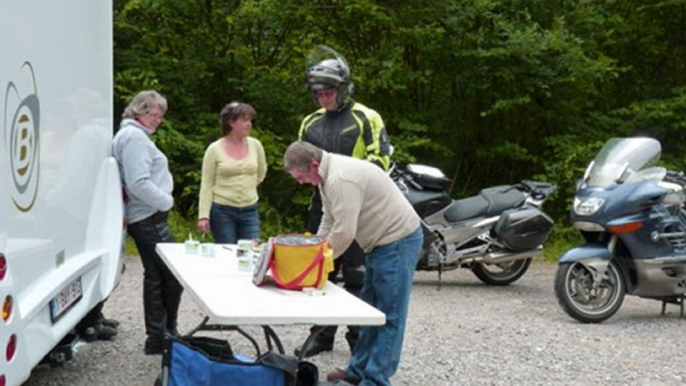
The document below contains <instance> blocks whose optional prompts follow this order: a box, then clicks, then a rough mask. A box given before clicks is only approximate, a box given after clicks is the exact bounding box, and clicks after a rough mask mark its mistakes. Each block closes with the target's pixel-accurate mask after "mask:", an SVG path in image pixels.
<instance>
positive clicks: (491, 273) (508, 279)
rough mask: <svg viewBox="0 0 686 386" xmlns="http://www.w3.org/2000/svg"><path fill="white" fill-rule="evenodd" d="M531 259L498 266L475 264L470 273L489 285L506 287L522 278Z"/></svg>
mask: <svg viewBox="0 0 686 386" xmlns="http://www.w3.org/2000/svg"><path fill="white" fill-rule="evenodd" d="M531 260H532V259H524V260H517V261H511V262H508V263H500V264H483V263H481V264H476V265H474V266H473V267H472V272H474V275H476V277H478V278H479V280H481V281H482V282H484V283H486V284H490V285H508V284H510V283H512V282H515V281H516V280H517V279H519V278H520V277H522V275H524V274H525V273H526V271H527V270H529V266H530V265H531Z"/></svg>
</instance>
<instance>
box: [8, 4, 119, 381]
mask: <svg viewBox="0 0 686 386" xmlns="http://www.w3.org/2000/svg"><path fill="white" fill-rule="evenodd" d="M112 76H113V71H112V3H111V1H109V0H59V1H50V0H19V1H17V0H0V307H1V308H0V309H1V310H2V313H1V315H0V386H15V385H19V384H21V383H23V382H24V381H26V379H28V377H29V375H30V373H31V370H32V369H33V368H34V367H35V366H36V365H37V364H39V363H40V362H41V360H43V359H44V358H45V357H46V356H47V355H49V354H50V352H51V351H52V350H53V349H54V348H55V347H56V345H58V343H60V341H61V340H62V339H63V338H64V337H65V336H67V335H68V334H69V333H70V332H71V331H72V330H73V329H74V327H75V325H76V324H77V323H78V322H79V321H80V320H81V319H82V318H83V317H84V316H85V315H86V314H87V313H88V312H89V311H90V310H91V309H93V307H95V306H96V305H97V304H99V303H100V302H102V301H103V300H105V299H106V298H107V297H108V296H109V295H110V293H111V292H112V290H113V289H114V287H115V286H116V284H117V283H118V282H119V278H120V276H121V273H122V268H123V265H122V264H123V261H122V257H121V246H122V237H123V232H122V227H123V206H122V198H121V183H120V178H119V171H118V169H117V164H116V162H115V160H114V159H113V158H112V157H111V155H110V142H111V138H112V130H113V120H112V109H113V106H112V104H113V103H112Z"/></svg>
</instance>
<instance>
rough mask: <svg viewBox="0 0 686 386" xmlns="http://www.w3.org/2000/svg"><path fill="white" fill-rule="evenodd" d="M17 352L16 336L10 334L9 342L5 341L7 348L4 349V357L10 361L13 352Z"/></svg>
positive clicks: (12, 357)
mask: <svg viewBox="0 0 686 386" xmlns="http://www.w3.org/2000/svg"><path fill="white" fill-rule="evenodd" d="M16 352H17V336H16V335H14V334H12V336H10V340H9V342H7V348H6V349H5V358H6V359H7V362H10V361H12V359H14V354H16Z"/></svg>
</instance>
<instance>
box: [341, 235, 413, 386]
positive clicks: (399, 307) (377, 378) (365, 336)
mask: <svg viewBox="0 0 686 386" xmlns="http://www.w3.org/2000/svg"><path fill="white" fill-rule="evenodd" d="M423 239H424V235H423V234H422V229H421V227H420V228H417V230H416V231H414V232H412V233H410V234H409V235H407V236H405V237H404V238H402V239H400V240H398V241H396V242H394V243H391V244H387V245H382V246H379V247H376V248H374V249H373V250H372V251H371V252H370V253H369V254H367V256H366V258H365V267H366V271H365V273H364V284H363V285H362V291H361V292H360V298H361V299H362V300H364V301H365V302H367V303H369V304H370V305H372V306H373V307H375V308H377V309H378V310H379V311H381V312H383V313H384V314H386V324H385V325H384V326H381V327H370V326H362V327H360V338H359V340H358V341H357V345H356V346H355V352H354V353H353V356H352V358H351V359H350V364H349V365H348V370H347V372H348V376H349V377H351V378H356V379H359V380H360V386H372V385H374V386H390V384H391V382H390V378H391V376H392V375H393V374H395V372H396V371H397V370H398V364H399V363H400V351H401V350H402V346H403V337H404V335H405V321H406V320H407V310H408V307H409V303H410V291H411V290H412V277H413V276H414V271H415V268H416V266H417V260H418V259H419V252H420V251H421V247H422V242H423Z"/></svg>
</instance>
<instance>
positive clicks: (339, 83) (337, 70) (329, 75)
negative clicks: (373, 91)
mask: <svg viewBox="0 0 686 386" xmlns="http://www.w3.org/2000/svg"><path fill="white" fill-rule="evenodd" d="M308 63H309V65H308V69H307V82H306V85H307V88H308V89H309V90H310V91H311V92H312V96H313V98H314V102H315V104H318V103H317V97H316V96H315V95H314V92H315V91H318V90H324V89H328V88H334V87H335V88H336V89H337V90H338V97H337V99H336V102H337V104H338V106H339V107H340V106H343V105H344V104H345V103H347V102H348V100H349V99H350V97H351V96H352V93H353V82H352V80H351V78H350V67H349V66H348V63H347V62H346V61H345V59H344V58H343V57H342V56H341V55H340V54H338V53H337V52H336V51H334V50H333V49H331V48H329V47H327V46H316V47H315V48H314V49H313V50H312V52H311V53H310V58H309V60H308Z"/></svg>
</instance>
